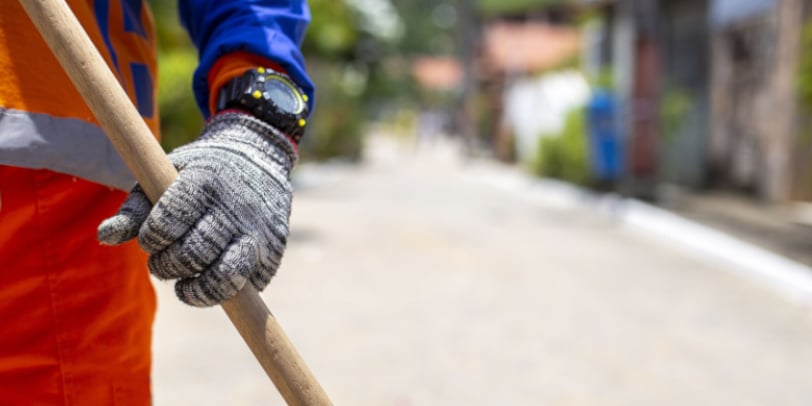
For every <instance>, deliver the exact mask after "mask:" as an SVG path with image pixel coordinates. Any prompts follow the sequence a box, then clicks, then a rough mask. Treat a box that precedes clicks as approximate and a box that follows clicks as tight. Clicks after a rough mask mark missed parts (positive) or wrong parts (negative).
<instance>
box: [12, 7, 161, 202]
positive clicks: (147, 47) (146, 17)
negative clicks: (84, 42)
mask: <svg viewBox="0 0 812 406" xmlns="http://www.w3.org/2000/svg"><path fill="white" fill-rule="evenodd" d="M68 3H69V5H70V7H71V9H72V10H73V12H74V14H76V16H77V18H78V19H79V21H80V22H81V23H82V25H83V26H84V27H85V30H86V31H87V33H88V34H89V36H90V38H91V39H92V40H93V42H94V44H95V45H96V47H97V48H98V49H99V50H100V51H101V54H102V56H104V58H105V60H106V61H107V63H108V65H109V66H110V67H111V69H112V70H113V72H115V73H116V75H117V76H118V78H119V81H120V82H121V84H122V86H123V87H124V89H125V90H126V91H127V93H128V94H129V95H130V98H131V99H132V101H133V103H135V105H136V106H138V109H139V111H140V112H141V115H142V116H143V117H144V120H145V121H146V122H147V124H149V126H150V128H152V130H153V132H154V133H155V134H156V135H157V134H158V114H157V99H156V92H155V83H156V79H157V76H156V52H155V50H156V45H155V35H154V30H153V22H152V21H153V20H152V15H151V14H150V11H149V9H148V7H132V5H133V4H142V3H141V2H132V1H95V2H94V1H92V0H72V1H68ZM127 5H130V6H127ZM133 27H135V28H133ZM0 78H2V80H0V164H4V165H11V166H18V167H24V168H47V169H51V170H54V171H56V172H61V173H66V174H70V175H74V176H79V177H82V178H85V179H88V180H91V181H94V182H97V183H101V184H105V185H108V186H113V187H116V188H119V189H124V190H127V189H129V188H130V187H131V186H132V184H133V178H132V176H131V175H130V173H129V171H127V169H126V168H125V167H124V165H123V162H122V161H121V159H120V158H119V156H118V154H116V152H115V151H114V150H113V149H112V146H111V145H110V143H109V141H107V138H106V137H105V136H104V133H103V132H102V131H101V129H99V127H98V126H97V121H96V119H95V117H93V114H92V113H91V112H90V110H89V109H88V107H87V105H86V104H85V103H84V102H83V101H82V98H81V97H80V96H79V94H78V92H77V91H76V89H75V88H74V86H73V84H72V83H71V82H70V80H69V79H68V77H67V76H66V75H65V73H64V71H63V70H62V68H61V67H60V66H59V63H58V62H57V61H56V59H55V58H54V56H53V55H52V53H51V51H50V49H48V46H47V45H46V44H45V42H44V40H43V39H42V37H41V36H40V35H39V33H38V32H37V30H36V28H35V27H34V25H33V24H32V23H31V21H30V20H29V18H28V16H27V15H26V14H25V11H24V10H23V9H22V6H20V4H19V2H17V1H2V2H0Z"/></svg>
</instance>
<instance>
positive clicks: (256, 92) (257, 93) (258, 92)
mask: <svg viewBox="0 0 812 406" xmlns="http://www.w3.org/2000/svg"><path fill="white" fill-rule="evenodd" d="M251 96H254V98H255V99H259V98H260V97H262V92H260V91H259V90H254V93H251Z"/></svg>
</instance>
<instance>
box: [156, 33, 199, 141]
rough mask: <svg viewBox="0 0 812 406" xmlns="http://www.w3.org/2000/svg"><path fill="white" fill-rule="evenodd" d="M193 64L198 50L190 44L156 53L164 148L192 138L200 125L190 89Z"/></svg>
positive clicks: (195, 61) (195, 64)
mask: <svg viewBox="0 0 812 406" xmlns="http://www.w3.org/2000/svg"><path fill="white" fill-rule="evenodd" d="M196 66H197V53H195V51H194V49H192V48H189V47H186V48H177V49H175V50H174V51H163V52H160V53H159V57H158V78H159V84H158V105H159V108H160V111H161V134H162V137H161V145H163V147H164V149H166V150H167V151H171V150H172V149H174V148H176V147H178V146H180V145H183V144H185V143H187V142H189V141H191V140H193V139H195V138H196V137H197V135H198V134H199V133H200V129H201V128H202V127H203V117H202V116H201V114H200V110H199V109H198V107H197V104H196V103H195V100H194V96H193V94H192V90H191V87H192V86H191V82H192V81H191V77H192V72H193V71H194V69H195V67H196Z"/></svg>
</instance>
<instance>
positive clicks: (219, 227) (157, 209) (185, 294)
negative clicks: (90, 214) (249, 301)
mask: <svg viewBox="0 0 812 406" xmlns="http://www.w3.org/2000/svg"><path fill="white" fill-rule="evenodd" d="M169 159H170V160H171V161H172V163H173V164H174V165H175V167H176V168H177V169H178V177H177V179H176V180H175V182H174V183H172V185H171V186H170V187H169V189H167V190H166V192H165V193H164V194H163V196H162V197H161V199H160V200H159V201H158V203H157V204H155V206H154V207H151V206H152V205H151V204H150V202H149V200H148V199H147V197H146V195H145V194H144V192H143V191H142V190H141V188H140V187H139V186H136V187H135V188H134V189H133V190H132V192H131V193H130V195H129V196H128V197H127V199H126V200H125V201H124V204H123V205H122V206H121V209H119V211H118V213H116V214H115V215H114V216H113V217H110V218H108V219H107V220H105V221H104V222H102V223H101V225H100V226H99V230H98V239H99V241H100V242H102V243H103V244H108V245H116V244H121V243H123V242H125V241H127V240H130V239H132V238H134V237H136V236H138V242H139V244H140V245H141V247H142V248H143V249H144V250H145V251H146V252H147V253H149V254H150V256H149V261H148V266H149V270H150V272H151V273H152V274H153V275H155V276H156V277H158V278H159V279H162V280H166V279H178V280H177V282H176V283H175V292H176V293H177V295H178V297H179V298H180V300H182V301H183V302H185V303H187V304H190V305H192V306H212V305H215V304H218V303H220V302H222V301H224V300H227V299H229V298H231V297H233V296H234V295H236V294H237V292H239V291H240V289H242V288H243V286H244V285H245V283H246V282H248V281H250V283H251V284H253V285H254V287H255V288H257V289H258V290H262V289H264V288H265V286H267V285H268V282H269V281H270V279H271V277H272V276H273V275H274V273H276V269H277V268H278V267H279V262H280V260H281V259H282V254H283V252H284V250H285V245H286V241H287V235H288V219H289V217H290V203H291V197H292V189H291V185H290V180H289V174H290V170H291V167H292V166H293V164H294V163H295V160H296V152H295V149H294V146H293V144H292V143H291V142H290V141H289V140H288V139H287V137H285V136H284V135H283V134H282V133H280V132H279V131H277V130H276V129H275V128H273V127H271V126H270V125H268V124H266V123H264V122H262V121H260V120H258V119H256V118H254V117H252V116H249V115H247V114H240V113H224V114H221V115H218V116H216V117H214V118H213V119H212V120H211V121H210V122H209V123H208V124H206V127H205V128H204V129H203V133H202V134H201V136H200V138H198V139H197V140H196V141H194V142H192V143H189V144H187V145H185V146H183V147H180V148H177V149H176V150H174V151H173V152H172V153H171V154H169Z"/></svg>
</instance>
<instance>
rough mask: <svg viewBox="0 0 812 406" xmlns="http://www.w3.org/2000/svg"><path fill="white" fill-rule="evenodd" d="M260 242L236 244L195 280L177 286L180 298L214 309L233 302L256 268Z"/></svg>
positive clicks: (249, 241) (246, 239) (244, 239)
mask: <svg viewBox="0 0 812 406" xmlns="http://www.w3.org/2000/svg"><path fill="white" fill-rule="evenodd" d="M257 253H258V247H257V242H256V240H254V239H253V238H251V237H249V236H245V237H241V238H240V239H238V240H237V241H234V242H233V243H232V244H231V245H230V246H229V247H228V248H227V249H226V251H225V252H224V253H223V255H222V256H221V257H220V259H219V260H218V261H217V262H216V263H215V264H214V265H213V266H212V267H211V268H209V269H207V270H206V271H204V272H203V273H201V274H200V275H198V276H197V277H194V278H183V279H180V280H178V281H177V282H176V283H175V293H176V294H177V295H178V298H179V299H180V300H181V301H182V302H184V303H186V304H188V305H191V306H197V307H205V306H213V305H216V304H218V303H220V302H223V301H224V300H228V299H231V298H232V297H234V295H236V294H237V292H239V291H240V289H242V288H243V286H245V283H246V281H247V280H248V276H249V275H250V274H251V273H252V272H253V271H254V269H255V268H256V266H257V264H258V262H259V257H258V255H257Z"/></svg>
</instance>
